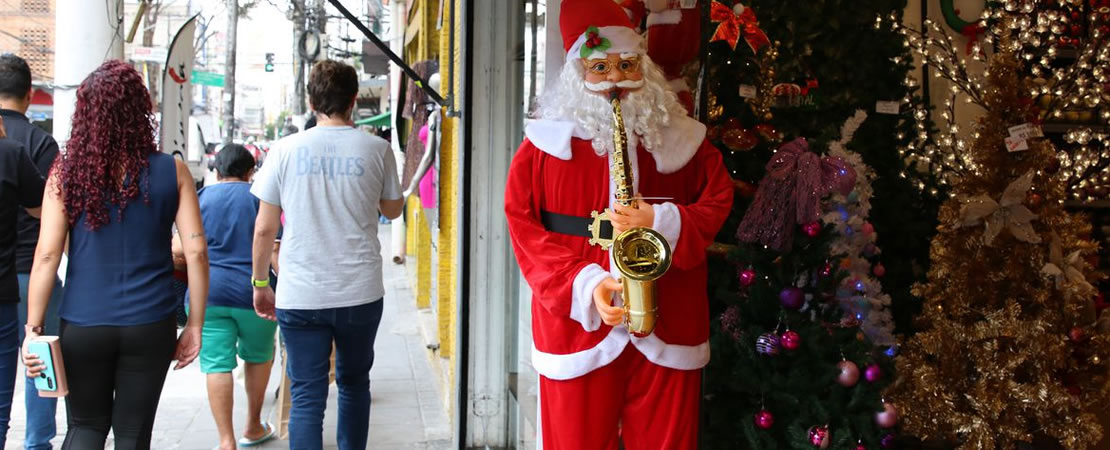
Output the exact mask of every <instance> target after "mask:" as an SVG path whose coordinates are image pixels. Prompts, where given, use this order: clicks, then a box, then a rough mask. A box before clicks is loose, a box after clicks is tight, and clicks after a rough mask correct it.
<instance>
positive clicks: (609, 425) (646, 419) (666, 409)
mask: <svg viewBox="0 0 1110 450" xmlns="http://www.w3.org/2000/svg"><path fill="white" fill-rule="evenodd" d="M700 393H701V369H698V370H677V369H670V368H667V367H663V366H659V365H656V364H654V363H652V362H651V361H648V360H647V359H646V358H644V355H642V354H641V353H640V351H639V350H636V347H634V346H632V345H631V344H630V345H628V346H627V347H625V349H624V352H623V353H621V355H620V357H618V358H617V359H616V360H615V361H613V362H612V363H610V364H609V365H607V366H605V367H602V368H599V369H596V370H594V371H593V372H590V373H588V374H586V375H583V376H581V377H578V378H574V379H570V380H550V379H548V378H546V377H544V376H540V415H541V419H540V421H541V430H542V433H543V437H542V439H543V448H544V450H595V449H596V450H617V449H618V448H619V446H618V442H619V441H621V440H623V441H624V448H625V449H626V450H692V449H695V448H697V442H698V441H697V435H698V405H699V403H698V399H699V396H700Z"/></svg>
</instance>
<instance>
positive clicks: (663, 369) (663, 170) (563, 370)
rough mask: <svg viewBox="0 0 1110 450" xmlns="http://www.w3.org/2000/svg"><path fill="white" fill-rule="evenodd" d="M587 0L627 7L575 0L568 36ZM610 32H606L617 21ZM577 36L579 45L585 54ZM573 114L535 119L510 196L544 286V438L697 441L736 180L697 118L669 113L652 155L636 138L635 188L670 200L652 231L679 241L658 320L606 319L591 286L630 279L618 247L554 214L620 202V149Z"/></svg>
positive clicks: (580, 446) (517, 241)
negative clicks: (552, 219) (717, 272)
mask: <svg viewBox="0 0 1110 450" xmlns="http://www.w3.org/2000/svg"><path fill="white" fill-rule="evenodd" d="M578 3H587V4H588V5H589V11H590V13H589V14H590V15H591V16H594V15H595V14H596V13H597V10H598V9H602V10H604V9H606V8H603V7H601V5H603V4H609V5H614V6H615V5H616V4H615V3H612V2H597V3H594V2H593V1H592V0H577V1H576V0H567V1H565V2H564V3H563V8H564V9H563V13H564V15H563V18H564V19H563V20H562V21H561V26H562V27H563V29H564V30H563V33H564V36H565V37H564V39H565V40H567V41H570V42H574V41H575V39H571V38H573V37H576V36H577V35H576V34H573V33H574V32H573V31H571V33H572V34H571V36H570V37H569V38H568V37H566V36H567V34H568V30H567V28H568V26H567V25H568V24H567V20H566V17H567V11H568V10H572V11H573V10H574V5H576V4H578ZM616 11H617V13H618V14H621V16H622V20H623V21H624V22H625V23H627V18H626V17H624V16H623V11H622V10H620V9H619V7H617V8H616ZM604 23H605V22H602V24H604ZM572 26H573V25H572ZM586 26H591V25H583V26H579V27H577V28H575V29H577V30H579V32H581V30H584V29H585V28H586ZM600 29H601V30H602V35H605V29H606V27H600ZM577 42H578V43H579V44H580V43H581V42H582V39H577ZM612 43H613V48H612V49H610V50H609V51H610V52H614V51H616V52H627V51H628V50H630V49H628V48H622V44H621V42H620V40H619V37H618V38H614V39H613V42H612ZM569 47H570V49H569V50H568V55H570V54H577V50H576V49H575V47H574V46H569ZM570 63H577V62H576V61H572V62H570ZM566 119H567V120H558V119H545V120H537V121H534V122H532V123H531V124H529V126H528V127H527V128H526V131H525V134H526V139H525V141H524V143H523V144H522V145H521V146H520V149H519V150H518V151H517V154H516V156H515V157H514V158H513V162H512V165H511V166H510V168H509V176H508V184H507V186H506V195H505V215H506V218H507V220H508V225H509V233H510V237H511V239H512V243H513V248H514V250H515V252H516V257H517V261H518V262H519V264H520V268H521V270H522V271H523V273H524V277H525V279H526V280H527V281H528V284H529V286H531V288H532V293H533V297H532V337H533V341H534V347H533V349H532V365H533V367H535V369H536V371H537V372H538V373H539V374H540V394H539V402H540V431H541V437H540V440H541V442H542V448H544V449H548V450H551V449H559V450H562V449H573V450H588V449H605V450H609V449H617V448H618V441H623V442H624V444H625V448H627V449H628V450H641V449H644V450H646V449H652V450H656V449H683V450H685V449H692V448H695V447H696V439H697V422H698V401H699V391H700V382H701V379H700V374H701V368H702V367H704V366H705V364H706V363H708V362H709V343H708V338H709V308H708V297H707V292H706V276H707V273H706V248H707V247H708V246H709V244H710V243H712V242H713V238H714V236H715V235H716V234H717V231H718V230H719V229H720V227H721V225H722V224H723V223H724V220H725V218H726V217H727V216H728V213H729V210H730V209H731V207H732V192H733V189H732V182H731V179H730V178H729V176H728V173H727V172H726V170H725V168H724V165H723V162H722V158H721V154H720V152H719V151H718V150H717V149H716V148H714V147H713V146H712V145H710V144H709V143H708V142H707V141H706V140H705V131H706V129H705V126H704V125H702V124H701V123H699V122H697V121H696V120H693V119H690V118H688V117H686V116H683V115H672V116H671V118H670V122H669V125H667V127H666V128H665V129H663V130H661V131H662V132H661V134H660V135H661V137H662V142H661V145H659V146H658V149H657V151H654V152H649V151H647V149H646V148H644V147H643V146H641V145H639V139H638V137H637V136H635V135H634V134H631V135H629V136H628V137H629V159H630V166H631V168H632V177H633V184H634V190H635V192H639V193H640V194H641V195H643V196H644V197H665V198H669V199H670V200H667V201H658V202H654V204H645V203H652V202H644V201H641V205H640V207H641V208H643V207H651V208H653V209H654V213H655V216H654V217H655V218H654V223H653V224H652V228H653V229H655V230H656V231H658V232H660V233H661V234H662V235H663V236H664V237H665V238H666V239H667V241H668V243H669V244H670V246H671V248H672V249H673V260H672V264H671V267H670V269H669V270H668V272H667V273H666V274H665V275H664V276H663V277H662V278H660V279H659V280H658V281H657V282H656V286H657V296H658V315H657V317H658V322H657V325H656V328H655V330H654V332H653V333H652V334H650V335H648V336H646V337H644V338H637V337H633V336H631V335H630V334H629V333H628V331H627V330H626V329H625V328H624V326H617V327H610V326H608V325H605V324H603V323H602V322H601V318H600V315H599V314H598V312H597V310H596V308H595V306H594V304H593V290H594V288H596V287H597V286H598V284H600V283H601V281H602V280H603V279H605V278H606V277H613V278H616V279H619V277H620V275H619V273H618V272H617V271H616V269H615V268H614V266H613V264H612V263H611V257H612V256H611V254H610V251H608V250H603V249H602V248H601V247H599V246H592V245H590V244H589V243H588V239H587V238H586V237H584V236H578V235H572V234H564V233H560V232H556V231H551V230H548V229H547V228H545V226H544V223H543V219H542V218H543V216H544V214H547V213H554V214H560V215H565V216H575V217H580V218H584V217H589V216H590V212H592V211H603V210H604V209H606V208H611V207H612V206H613V205H614V202H615V200H614V198H613V192H614V190H615V189H614V184H613V181H612V179H611V177H610V175H609V167H610V163H611V158H612V155H611V154H608V155H601V156H599V155H598V152H595V149H594V148H593V145H592V143H591V140H590V139H589V138H591V136H585V135H584V132H583V131H582V130H580V129H579V128H578V127H577V126H576V125H575V123H574V122H573V121H572V120H570V119H571V118H566ZM617 297H618V298H619V296H617Z"/></svg>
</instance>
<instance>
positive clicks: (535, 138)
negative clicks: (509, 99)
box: [524, 116, 706, 173]
mask: <svg viewBox="0 0 1110 450" xmlns="http://www.w3.org/2000/svg"><path fill="white" fill-rule="evenodd" d="M705 131H706V128H705V125H704V124H702V123H701V122H698V121H697V120H694V119H691V118H690V117H687V116H681V117H671V125H670V126H668V127H667V129H665V130H663V145H662V147H661V148H662V151H659V152H651V156H652V157H653V158H654V159H655V167H656V168H657V169H658V170H659V172H660V173H675V172H677V171H678V170H679V169H681V168H683V167H685V166H686V163H688V162H690V158H693V157H694V154H695V153H697V152H698V149H699V148H701V143H702V141H703V140H705ZM524 135H525V136H527V137H528V140H529V141H532V145H535V146H536V148H538V149H540V150H541V151H543V152H544V153H547V154H549V155H551V156H554V157H556V158H559V159H561V160H564V161H569V160H570V158H571V155H572V152H571V148H570V139H571V138H572V137H576V138H579V139H589V138H588V137H587V136H584V135H583V134H582V133H581V132H579V131H578V127H576V126H575V125H574V123H573V122H569V121H564V120H551V119H538V120H533V121H532V122H531V123H529V124H528V126H527V127H525V128H524ZM633 138H634V136H629V146H628V148H630V149H631V148H636V146H635V145H632V142H633ZM632 167H633V168H634V169H635V168H637V165H636V164H632Z"/></svg>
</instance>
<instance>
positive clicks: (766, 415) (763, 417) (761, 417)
mask: <svg viewBox="0 0 1110 450" xmlns="http://www.w3.org/2000/svg"><path fill="white" fill-rule="evenodd" d="M774 424H775V415H774V414H771V411H768V410H766V409H764V410H761V411H759V412H757V413H755V426H757V427H759V428H760V429H764V430H769V429H771V426H772V425H774Z"/></svg>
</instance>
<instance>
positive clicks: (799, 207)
mask: <svg viewBox="0 0 1110 450" xmlns="http://www.w3.org/2000/svg"><path fill="white" fill-rule="evenodd" d="M862 118H863V116H862V115H861V116H857V117H855V118H854V119H853V120H851V121H849V123H848V126H846V127H845V129H844V133H843V134H844V139H842V140H841V141H838V142H835V143H833V144H832V147H833V148H834V150H833V151H832V152H830V153H838V154H841V155H844V156H849V157H850V156H851V154H850V153H849V152H847V151H846V150H844V149H843V148H842V147H843V144H844V143H845V142H847V141H849V140H851V135H852V133H853V132H854V128H855V127H858V126H859V124H860V123H862V122H863V120H862ZM808 147H809V144H808V142H807V141H806V140H805V139H801V138H799V139H796V140H794V141H791V142H789V143H787V144H786V145H784V146H783V147H782V148H781V149H779V151H778V152H776V154H775V156H774V158H773V159H772V160H771V162H769V163H768V165H767V176H766V177H764V178H763V180H762V181H761V182H760V187H759V190H758V192H757V193H756V195H755V199H754V202H753V204H752V206H751V208H749V209H748V212H747V214H745V216H744V219H743V221H742V223H741V225H740V228H739V229H738V230H737V238H738V240H739V241H740V242H741V244H740V245H739V246H738V247H737V248H736V249H735V250H734V252H733V253H732V254H731V258H732V259H733V261H734V262H735V263H736V266H737V267H739V270H738V272H737V276H736V279H737V284H738V286H739V289H740V292H739V296H738V298H736V299H735V300H734V301H732V302H730V305H729V306H728V307H727V308H726V309H725V311H724V312H723V313H722V314H721V315H720V317H719V320H718V326H719V332H718V333H716V334H715V336H714V338H713V342H712V343H713V346H714V347H713V348H714V350H713V351H714V358H715V359H714V361H721V362H723V363H718V364H711V365H710V366H709V368H707V376H708V377H709V379H711V380H713V381H714V382H713V383H710V384H709V385H708V386H707V387H706V393H707V396H708V398H709V400H708V402H707V404H708V407H709V409H710V411H709V414H708V416H709V423H708V426H707V430H706V434H707V436H706V439H705V442H706V447H708V448H721V449H726V448H727V449H732V448H737V447H740V448H753V449H755V448H758V449H768V450H773V449H785V448H834V449H842V448H853V449H854V448H858V446H863V447H865V448H879V447H885V446H890V445H892V440H893V432H892V430H893V428H894V427H895V426H896V424H897V422H898V412H897V409H896V407H895V406H894V405H892V404H890V403H887V402H885V400H884V399H883V397H882V392H883V388H884V387H885V386H886V384H887V383H888V382H889V380H890V379H891V375H892V366H891V364H890V359H889V358H888V357H887V356H886V355H884V354H883V352H881V351H879V350H878V349H877V348H876V347H875V346H874V344H873V343H872V341H871V340H870V339H869V338H868V337H867V334H866V333H864V332H863V330H862V329H861V328H860V319H859V317H863V316H858V315H857V314H858V312H857V311H852V310H848V309H845V308H842V307H841V305H842V304H843V303H844V302H848V301H852V300H853V299H854V298H855V297H860V296H866V295H867V293H866V289H861V290H859V291H857V292H853V293H851V294H845V295H843V296H841V295H840V292H839V291H841V290H842V288H841V286H842V285H843V283H844V281H845V279H846V276H848V275H849V273H850V272H849V271H847V270H843V269H842V266H841V263H840V261H841V258H840V255H836V254H834V253H832V246H833V245H834V243H835V245H838V246H843V245H845V244H844V237H845V234H848V233H861V234H862V233H863V228H864V227H863V225H864V223H863V222H862V221H859V220H855V221H853V220H850V219H849V220H846V221H843V222H838V223H835V224H827V225H826V224H822V222H821V221H820V218H821V217H822V216H825V215H826V214H827V213H829V211H830V210H831V211H832V213H834V214H838V215H839V214H840V213H839V208H842V207H844V205H845V203H851V202H847V200H846V199H847V198H850V197H851V198H856V199H857V201H856V202H855V204H856V205H857V206H858V199H859V198H861V192H860V188H861V187H863V188H864V192H863V194H864V195H866V194H867V193H866V189H869V186H867V185H866V182H867V180H869V178H867V177H863V178H862V179H860V180H859V181H860V184H857V169H856V168H854V167H853V166H852V165H851V164H850V163H849V162H848V160H846V159H842V158H841V157H838V156H827V157H823V158H822V157H819V156H818V155H817V154H815V153H813V152H811V151H810V149H809V148H808ZM829 194H833V197H829ZM833 198H837V199H839V201H837V200H834V199H833ZM864 198H865V197H864ZM856 210H857V211H858V209H856ZM846 230H852V231H850V232H849V231H846ZM855 256H857V257H859V255H855ZM856 276H858V275H856ZM839 297H843V298H839ZM888 322H889V321H888ZM887 333H889V330H887ZM726 408H727V409H726ZM738 426H739V428H740V433H739V436H738V435H737V433H736V428H737V427H738ZM737 441H740V443H741V444H740V445H738V443H737Z"/></svg>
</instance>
